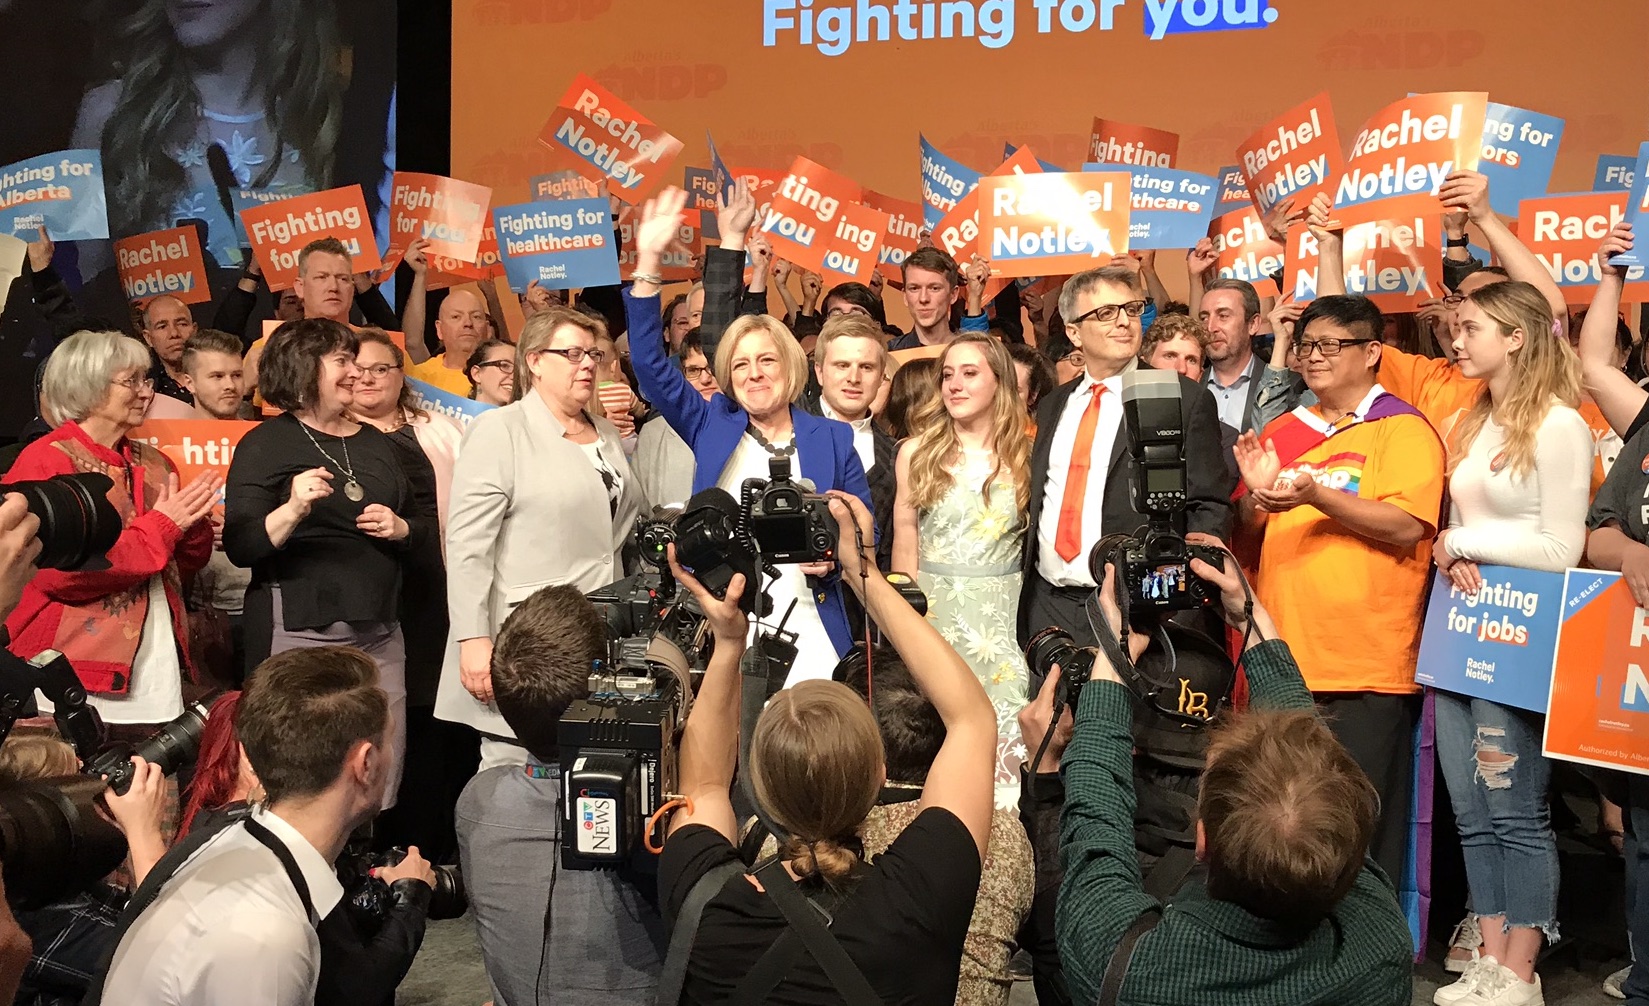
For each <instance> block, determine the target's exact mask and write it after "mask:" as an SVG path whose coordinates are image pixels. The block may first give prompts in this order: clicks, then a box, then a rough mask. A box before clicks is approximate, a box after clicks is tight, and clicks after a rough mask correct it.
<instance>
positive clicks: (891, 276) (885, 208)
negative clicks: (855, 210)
mask: <svg viewBox="0 0 1649 1006" xmlns="http://www.w3.org/2000/svg"><path fill="white" fill-rule="evenodd" d="M864 204H865V205H866V206H868V207H870V208H871V209H873V210H881V211H882V212H883V213H886V214H887V215H888V224H887V234H886V236H884V237H883V238H882V252H881V255H880V256H878V259H879V261H878V263H877V266H876V270H877V271H878V272H880V273H881V274H882V278H883V279H885V280H887V281H888V282H889V283H892V284H893V285H894V286H903V285H904V282H905V272H904V269H903V266H904V264H905V259H906V257H908V256H909V255H910V253H911V252H913V251H915V250H916V245H917V241H918V240H919V239H920V238H921V235H922V204H921V203H918V202H914V201H911V200H908V199H895V198H893V197H892V196H884V195H882V194H881V193H880V192H872V191H871V190H869V189H866V190H865V195H864ZM866 282H869V281H868V280H867V281H866Z"/></svg>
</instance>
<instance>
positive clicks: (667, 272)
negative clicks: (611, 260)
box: [618, 210, 709, 283]
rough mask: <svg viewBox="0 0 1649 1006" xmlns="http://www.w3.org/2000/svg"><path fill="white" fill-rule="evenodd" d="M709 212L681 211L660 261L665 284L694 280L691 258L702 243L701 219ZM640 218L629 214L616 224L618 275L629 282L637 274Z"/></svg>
mask: <svg viewBox="0 0 1649 1006" xmlns="http://www.w3.org/2000/svg"><path fill="white" fill-rule="evenodd" d="M708 212H709V211H708V210H683V211H682V214H681V227H680V228H679V229H678V230H677V231H676V239H675V240H674V241H673V242H671V244H670V247H669V248H668V249H667V250H666V251H665V253H664V255H663V256H662V257H661V258H660V260H659V275H660V276H662V277H664V281H665V282H666V283H679V282H683V281H687V280H692V279H695V278H697V273H696V271H695V270H694V268H693V256H694V255H695V254H697V253H698V251H699V249H700V247H701V245H702V243H703V233H702V224H703V216H704V214H706V213H708ZM639 222H640V218H639V217H637V216H635V215H633V214H630V215H626V216H625V217H624V219H622V220H620V221H619V224H618V276H619V278H620V279H622V280H626V281H628V280H631V279H634V278H635V274H636V224H637V223H639Z"/></svg>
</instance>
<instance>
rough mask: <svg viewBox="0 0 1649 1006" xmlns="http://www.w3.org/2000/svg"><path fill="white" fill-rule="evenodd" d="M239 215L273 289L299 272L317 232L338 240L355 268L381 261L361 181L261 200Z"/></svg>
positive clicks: (366, 269) (368, 268) (285, 285)
mask: <svg viewBox="0 0 1649 1006" xmlns="http://www.w3.org/2000/svg"><path fill="white" fill-rule="evenodd" d="M240 216H241V220H242V222H244V223H245V224H246V236H247V238H248V239H249V240H250V241H251V243H252V254H254V255H256V256H257V257H258V264H259V265H261V266H263V278H264V282H266V283H268V284H269V289H271V290H285V289H287V288H288V287H290V286H291V285H292V283H293V281H294V280H296V279H297V278H298V253H299V252H301V251H302V250H303V247H304V245H306V244H308V243H309V242H311V241H314V240H315V239H316V238H326V237H331V238H337V239H338V240H339V241H342V242H343V245H344V247H345V248H347V249H349V254H350V257H351V259H352V266H353V268H354V270H355V271H356V272H371V271H372V270H374V269H376V268H378V266H379V264H380V259H379V258H378V242H377V239H375V238H374V237H373V236H372V218H371V217H370V216H368V215H367V212H366V200H365V199H364V198H362V196H361V187H360V186H359V185H347V186H344V187H343V188H339V189H327V190H326V191H325V192H312V193H310V194H308V195H302V196H293V197H291V198H289V199H280V200H276V201H275V202H272V203H261V204H259V205H257V206H252V207H248V208H247V209H245V210H242V211H241V215H240Z"/></svg>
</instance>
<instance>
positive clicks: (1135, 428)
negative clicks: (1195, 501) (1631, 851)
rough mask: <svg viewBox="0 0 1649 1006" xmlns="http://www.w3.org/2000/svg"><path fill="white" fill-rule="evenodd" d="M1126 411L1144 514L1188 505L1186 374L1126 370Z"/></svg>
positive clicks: (1136, 493) (1136, 495) (1137, 496)
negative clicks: (1182, 382)
mask: <svg viewBox="0 0 1649 1006" xmlns="http://www.w3.org/2000/svg"><path fill="white" fill-rule="evenodd" d="M1122 413H1123V416H1124V417H1125V418H1126V420H1127V423H1126V425H1127V429H1128V447H1129V452H1130V453H1131V454H1132V455H1133V457H1134V460H1135V462H1136V466H1137V470H1136V471H1135V472H1134V477H1133V488H1134V509H1135V510H1137V511H1139V512H1140V513H1143V514H1154V513H1162V512H1165V511H1178V510H1183V509H1185V421H1184V419H1183V418H1182V413H1181V411H1180V376H1179V375H1178V374H1176V373H1174V372H1173V371H1166V370H1147V369H1144V368H1136V369H1135V370H1133V371H1131V372H1130V373H1127V374H1124V375H1122Z"/></svg>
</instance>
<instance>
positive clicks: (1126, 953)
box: [1098, 906, 1162, 1006]
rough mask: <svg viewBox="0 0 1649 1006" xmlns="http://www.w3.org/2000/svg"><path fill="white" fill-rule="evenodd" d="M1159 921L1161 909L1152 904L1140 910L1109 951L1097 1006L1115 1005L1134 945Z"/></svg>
mask: <svg viewBox="0 0 1649 1006" xmlns="http://www.w3.org/2000/svg"><path fill="white" fill-rule="evenodd" d="M1161 921H1162V909H1161V908H1158V907H1155V906H1153V907H1151V908H1147V909H1146V910H1145V911H1143V912H1141V913H1140V914H1139V918H1137V919H1135V920H1134V924H1133V925H1131V926H1129V927H1128V931H1127V932H1125V933H1123V934H1122V941H1121V942H1119V943H1118V944H1117V948H1116V950H1114V951H1113V952H1112V953H1111V960H1110V962H1109V963H1107V964H1106V965H1105V977H1104V979H1103V980H1101V981H1100V983H1099V999H1098V1004H1099V1006H1116V1004H1117V998H1118V997H1119V996H1121V995H1122V983H1123V982H1125V981H1127V980H1128V966H1129V965H1130V964H1132V963H1133V961H1134V947H1135V946H1136V945H1138V943H1139V938H1140V937H1141V936H1144V935H1145V934H1146V933H1148V932H1150V931H1151V930H1153V929H1155V928H1157V923H1159V922H1161Z"/></svg>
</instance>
